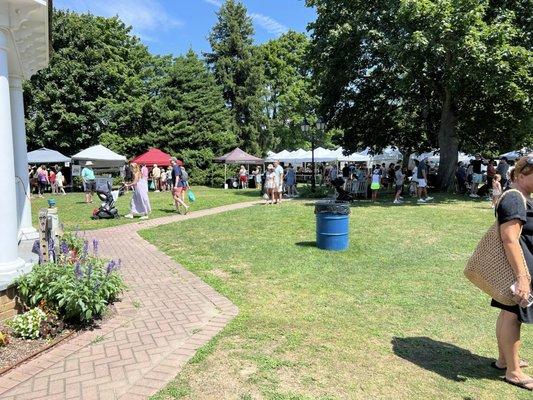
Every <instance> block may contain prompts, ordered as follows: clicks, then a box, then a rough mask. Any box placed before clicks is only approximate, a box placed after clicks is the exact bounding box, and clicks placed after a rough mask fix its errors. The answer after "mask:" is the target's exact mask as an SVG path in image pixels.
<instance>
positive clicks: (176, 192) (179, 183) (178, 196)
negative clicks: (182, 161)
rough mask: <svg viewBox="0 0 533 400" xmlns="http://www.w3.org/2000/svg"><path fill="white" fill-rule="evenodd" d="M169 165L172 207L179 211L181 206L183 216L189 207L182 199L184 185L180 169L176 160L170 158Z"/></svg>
mask: <svg viewBox="0 0 533 400" xmlns="http://www.w3.org/2000/svg"><path fill="white" fill-rule="evenodd" d="M170 164H171V165H172V182H173V184H174V189H172V198H173V199H174V205H175V206H176V211H178V212H179V211H180V208H179V206H180V205H182V206H183V207H185V214H187V211H188V210H189V207H188V206H187V204H185V202H184V201H183V199H182V193H183V191H184V190H185V185H186V183H185V182H184V181H183V179H182V177H181V175H182V173H181V167H180V166H179V164H178V159H177V158H176V157H172V158H171V159H170Z"/></svg>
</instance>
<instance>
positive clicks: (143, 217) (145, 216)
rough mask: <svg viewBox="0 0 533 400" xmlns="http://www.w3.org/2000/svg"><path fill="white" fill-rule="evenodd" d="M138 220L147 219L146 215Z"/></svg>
mask: <svg viewBox="0 0 533 400" xmlns="http://www.w3.org/2000/svg"><path fill="white" fill-rule="evenodd" d="M139 219H148V215H143V216H142V217H141V218H139Z"/></svg>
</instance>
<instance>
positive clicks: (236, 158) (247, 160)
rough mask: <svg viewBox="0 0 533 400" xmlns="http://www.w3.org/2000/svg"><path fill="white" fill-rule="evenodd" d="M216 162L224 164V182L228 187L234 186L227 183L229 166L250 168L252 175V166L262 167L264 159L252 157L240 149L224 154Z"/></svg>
mask: <svg viewBox="0 0 533 400" xmlns="http://www.w3.org/2000/svg"><path fill="white" fill-rule="evenodd" d="M214 161H215V162H217V163H221V164H222V163H223V164H224V182H225V185H227V187H232V186H233V185H232V184H228V182H227V173H228V164H233V165H236V164H237V165H246V166H247V167H248V173H250V165H262V164H263V162H264V161H263V159H262V158H259V157H256V156H252V155H251V154H248V153H246V152H245V151H243V150H241V149H239V148H238V147H237V148H236V149H234V150H232V151H230V152H229V153H226V154H224V155H223V156H221V157H218V158H215V160H214ZM224 187H226V186H224Z"/></svg>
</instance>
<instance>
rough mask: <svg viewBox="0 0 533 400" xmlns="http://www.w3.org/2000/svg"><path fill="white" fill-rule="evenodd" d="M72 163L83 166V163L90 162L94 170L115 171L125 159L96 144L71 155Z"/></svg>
mask: <svg viewBox="0 0 533 400" xmlns="http://www.w3.org/2000/svg"><path fill="white" fill-rule="evenodd" d="M72 161H74V162H77V163H78V164H80V165H85V162H87V161H92V162H93V167H94V168H95V169H117V168H119V167H122V166H123V165H124V163H125V162H126V157H124V156H122V155H120V154H117V153H115V152H114V151H112V150H109V149H108V148H107V147H104V146H102V145H101V144H97V145H96V146H91V147H89V148H88V149H85V150H82V151H80V152H79V153H78V154H75V155H73V156H72Z"/></svg>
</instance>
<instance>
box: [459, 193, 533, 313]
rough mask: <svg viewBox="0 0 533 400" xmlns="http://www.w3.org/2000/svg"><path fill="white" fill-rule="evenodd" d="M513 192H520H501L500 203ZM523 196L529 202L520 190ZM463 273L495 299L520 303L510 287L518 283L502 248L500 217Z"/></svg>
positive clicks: (502, 302)
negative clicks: (515, 298)
mask: <svg viewBox="0 0 533 400" xmlns="http://www.w3.org/2000/svg"><path fill="white" fill-rule="evenodd" d="M510 192H518V193H520V192H519V191H518V190H515V189H512V190H508V191H506V192H504V193H503V194H502V196H501V197H500V202H501V201H502V199H503V197H504V196H505V195H507V194H508V193H510ZM520 196H521V197H522V198H523V199H524V203H526V199H525V197H524V196H523V195H522V193H520ZM498 205H499V202H498ZM498 205H497V206H498ZM497 206H496V207H497ZM522 258H523V260H524V265H525V266H526V275H527V276H528V277H530V275H529V270H528V269H527V265H526V260H525V258H524V255H523V254H522ZM464 272H465V275H466V277H467V278H468V279H469V280H470V281H471V282H472V283H473V284H474V285H476V286H477V287H478V288H480V289H481V290H482V291H484V292H485V293H487V294H488V295H489V296H491V297H492V298H493V299H494V300H496V301H498V302H500V303H501V304H505V305H508V306H514V305H516V304H517V303H516V301H515V300H514V296H513V294H512V292H511V289H510V288H511V285H512V284H513V283H515V282H516V277H515V275H514V273H513V270H512V268H511V264H509V261H508V260H507V255H506V254H505V248H504V247H503V242H502V239H501V236H500V225H499V224H498V221H497V220H496V222H494V224H493V225H492V226H491V227H490V228H489V230H488V232H487V233H486V234H485V236H483V238H482V239H481V241H480V242H479V244H478V245H477V248H476V250H475V251H474V254H472V257H470V260H468V263H467V264H466V268H465V271H464ZM530 278H531V277H530Z"/></svg>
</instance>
